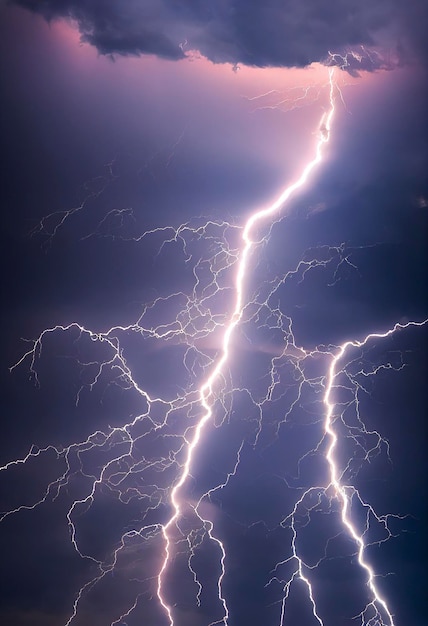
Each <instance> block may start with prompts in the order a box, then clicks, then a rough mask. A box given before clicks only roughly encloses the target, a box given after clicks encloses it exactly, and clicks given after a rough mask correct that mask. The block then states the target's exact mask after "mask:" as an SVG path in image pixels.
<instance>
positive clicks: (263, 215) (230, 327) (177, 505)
mask: <svg viewBox="0 0 428 626" xmlns="http://www.w3.org/2000/svg"><path fill="white" fill-rule="evenodd" d="M329 85H330V93H329V102H330V106H329V109H328V111H327V112H326V113H324V114H323V116H322V118H321V122H320V128H321V129H322V132H320V134H319V137H318V141H317V144H316V149H315V156H314V158H313V159H312V160H311V161H309V163H307V164H306V166H305V167H304V169H303V172H302V173H301V175H300V176H299V178H297V180H296V181H295V182H294V183H292V184H291V185H289V186H288V187H286V188H285V189H284V191H283V192H282V193H281V194H280V195H279V197H278V198H277V199H276V200H275V201H274V202H273V203H272V204H271V205H270V206H268V207H266V208H264V209H261V210H259V211H256V212H255V213H253V214H252V215H251V216H250V217H249V218H248V220H247V222H246V224H245V226H244V230H243V233H242V241H243V245H242V249H241V251H240V256H239V261H238V269H237V273H236V279H235V290H236V298H235V306H234V309H233V313H232V316H231V319H230V322H229V323H228V324H227V326H226V329H225V332H224V335H223V341H222V352H221V357H220V358H219V359H218V361H217V363H216V365H215V367H214V368H213V370H212V372H211V373H210V375H209V377H208V378H207V380H206V381H205V382H204V383H203V385H202V386H201V388H200V391H199V396H200V402H201V405H202V407H203V409H204V413H203V415H202V417H201V419H200V421H199V422H198V424H197V426H196V428H195V432H194V435H193V437H192V440H191V441H190V442H189V445H188V449H187V455H186V461H185V463H184V466H183V470H182V473H181V476H180V479H179V480H178V482H177V484H176V485H175V486H174V488H173V489H172V492H171V503H172V505H173V508H174V514H173V516H172V517H171V518H170V520H169V521H168V523H167V524H166V525H165V527H164V529H163V534H164V537H165V542H166V549H165V552H166V555H165V560H164V562H163V565H162V568H161V570H160V573H159V582H158V596H159V600H160V603H161V604H162V606H163V607H164V609H165V610H166V612H167V614H168V618H169V621H170V625H171V626H173V624H174V620H173V616H172V612H171V609H170V607H169V606H168V603H167V601H166V599H165V598H164V594H163V577H164V573H165V571H166V569H167V567H168V563H169V559H170V536H169V530H170V528H171V526H173V525H174V524H175V523H176V522H177V520H178V519H179V517H180V511H181V502H180V490H181V488H182V487H183V485H184V483H185V482H186V480H187V478H188V476H189V473H190V467H191V464H192V459H193V453H194V450H195V448H196V447H197V445H198V443H199V440H200V437H201V433H202V431H203V429H204V427H205V424H206V423H207V422H208V421H209V420H210V418H211V416H212V405H211V404H210V399H211V398H212V397H213V395H214V391H213V387H214V385H215V383H216V381H217V379H218V378H219V376H221V374H222V371H223V369H224V366H225V365H226V363H227V361H228V359H229V352H230V342H231V338H232V335H233V332H234V330H235V328H236V326H237V325H238V324H239V322H240V320H241V318H242V313H243V306H244V289H245V279H246V277H247V273H248V262H249V255H250V252H251V250H252V248H253V246H254V244H255V243H256V241H255V240H254V239H253V238H252V231H253V230H254V227H255V226H256V225H257V224H258V223H259V222H262V221H264V220H266V219H267V218H269V217H272V216H276V215H277V213H278V211H279V210H280V209H281V208H282V207H283V205H284V204H285V203H286V202H287V200H288V199H289V198H290V196H291V195H292V194H293V193H294V192H295V191H296V190H298V189H299V188H301V187H302V186H303V185H304V184H305V183H306V181H307V180H308V177H309V175H310V173H311V172H312V170H313V169H314V168H315V166H316V165H318V164H319V163H320V161H321V159H322V148H323V146H324V144H326V143H327V142H328V140H329V138H330V130H331V123H332V120H333V116H334V113H335V81H334V68H330V69H329ZM204 521H206V520H204ZM216 541H217V542H218V544H219V546H220V548H221V552H222V572H221V576H220V581H219V591H220V593H219V599H220V601H221V603H222V604H223V607H224V610H225V616H224V619H223V622H224V624H227V619H228V609H227V605H226V602H225V600H224V598H223V597H222V593H221V580H222V578H223V576H224V559H225V550H224V546H223V544H222V542H221V541H219V540H216Z"/></svg>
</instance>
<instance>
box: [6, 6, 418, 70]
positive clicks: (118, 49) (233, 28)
mask: <svg viewBox="0 0 428 626" xmlns="http://www.w3.org/2000/svg"><path fill="white" fill-rule="evenodd" d="M13 1H14V2H15V3H16V4H19V5H21V6H24V7H26V8H28V9H30V10H32V11H34V12H37V13H41V14H42V15H43V16H44V17H45V18H47V19H48V20H52V19H55V18H68V19H72V20H74V21H75V22H76V23H77V24H78V27H79V30H80V32H81V36H82V40H84V41H87V42H89V43H90V44H92V45H94V46H95V47H96V48H97V49H98V50H99V51H100V52H101V53H102V54H123V55H140V54H154V55H157V56H160V57H165V58H169V59H179V58H182V57H183V56H184V55H185V51H186V49H187V50H198V51H199V52H201V53H202V54H203V55H204V56H206V57H207V58H208V59H210V60H212V61H214V62H230V63H233V64H236V63H243V64H246V65H255V66H261V67H264V66H299V67H300V66H305V65H308V64H310V63H312V62H314V61H325V60H327V59H328V58H329V53H330V52H334V53H340V54H345V53H346V51H347V50H349V49H354V48H357V47H358V46H368V47H370V48H382V49H386V50H387V51H388V55H389V56H388V55H387V56H385V55H384V54H383V55H382V57H381V58H378V57H377V56H376V55H374V56H370V57H368V56H367V55H365V54H363V59H364V62H363V68H362V69H375V68H377V67H385V66H388V65H389V64H390V65H396V64H397V62H409V60H413V59H415V58H416V56H418V55H419V56H421V55H422V56H424V57H425V58H426V55H425V52H426V44H425V43H424V34H423V32H422V30H423V29H422V28H421V24H423V23H427V19H426V18H427V17H428V9H427V5H426V3H425V2H424V0H415V1H414V2H413V4H412V10H408V9H407V8H405V7H404V6H402V5H403V0H377V1H375V2H373V0H347V1H346V2H343V0H305V2H302V1H301V0H220V1H219V0H215V1H214V0H144V2H142V1H140V0H128V1H127V2H126V3H119V2H117V1H116V0H13ZM360 51H361V48H360ZM387 60H388V62H387ZM377 61H380V63H381V64H380V65H377ZM352 65H353V66H355V65H358V61H357V59H356V58H353V61H352ZM347 67H348V69H349V70H350V71H355V68H352V69H351V68H350V67H349V66H347Z"/></svg>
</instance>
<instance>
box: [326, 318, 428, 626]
mask: <svg viewBox="0 0 428 626" xmlns="http://www.w3.org/2000/svg"><path fill="white" fill-rule="evenodd" d="M427 322H428V320H425V321H423V322H407V324H395V326H394V327H393V328H391V329H389V330H387V331H386V332H383V333H370V334H369V335H367V336H366V337H365V338H364V339H362V340H361V341H358V340H351V341H346V342H345V343H343V344H342V345H341V346H340V348H339V351H338V353H337V354H336V355H335V356H334V357H333V359H332V361H331V364H330V368H329V372H328V377H327V385H326V390H325V395H324V404H325V406H326V407H327V412H326V417H325V423H324V429H325V432H326V433H327V435H328V436H329V438H330V445H329V447H328V450H327V453H326V459H327V461H328V464H329V467H330V481H331V482H330V485H331V486H332V487H333V488H334V491H335V493H336V496H337V498H338V499H339V500H340V501H341V502H342V507H341V517H342V522H343V525H344V526H345V527H346V528H347V530H348V532H349V535H350V536H351V537H352V539H353V540H354V541H355V543H356V544H357V546H358V563H359V564H360V566H361V567H362V568H363V569H364V570H365V571H366V573H367V584H368V587H369V588H370V590H371V592H372V594H373V602H374V603H375V604H377V605H380V606H381V607H382V608H383V610H384V612H385V614H386V615H387V617H388V620H389V624H390V626H394V625H395V622H394V618H393V616H392V614H391V612H390V610H389V608H388V605H387V603H386V601H385V600H384V599H383V598H382V596H381V595H380V593H379V590H378V589H377V587H376V584H375V573H374V571H373V568H372V567H371V566H370V565H369V564H368V563H367V561H366V560H365V554H364V552H365V547H366V546H365V544H364V540H363V537H362V535H359V534H358V532H357V530H356V528H355V526H354V524H353V523H352V521H351V520H350V518H349V514H348V512H349V506H350V500H349V497H348V496H347V494H346V489H345V487H344V486H343V485H342V484H341V482H340V479H339V477H338V476H339V472H338V468H337V465H336V460H335V458H334V450H335V448H336V445H337V441H338V437H337V435H336V433H335V431H334V429H333V420H332V416H333V411H334V407H335V405H334V402H332V401H331V399H330V398H331V392H332V389H333V387H334V380H335V378H336V375H337V364H338V363H339V361H340V360H341V359H342V358H343V356H344V355H345V353H346V351H347V350H348V348H361V347H362V346H364V345H365V344H366V343H367V342H368V341H370V340H371V339H384V338H385V337H388V336H390V335H392V334H393V333H394V332H396V331H397V330H399V329H402V328H408V327H409V326H423V325H424V324H426V323H427ZM380 623H381V624H383V623H384V622H383V620H382V621H381V622H380Z"/></svg>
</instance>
